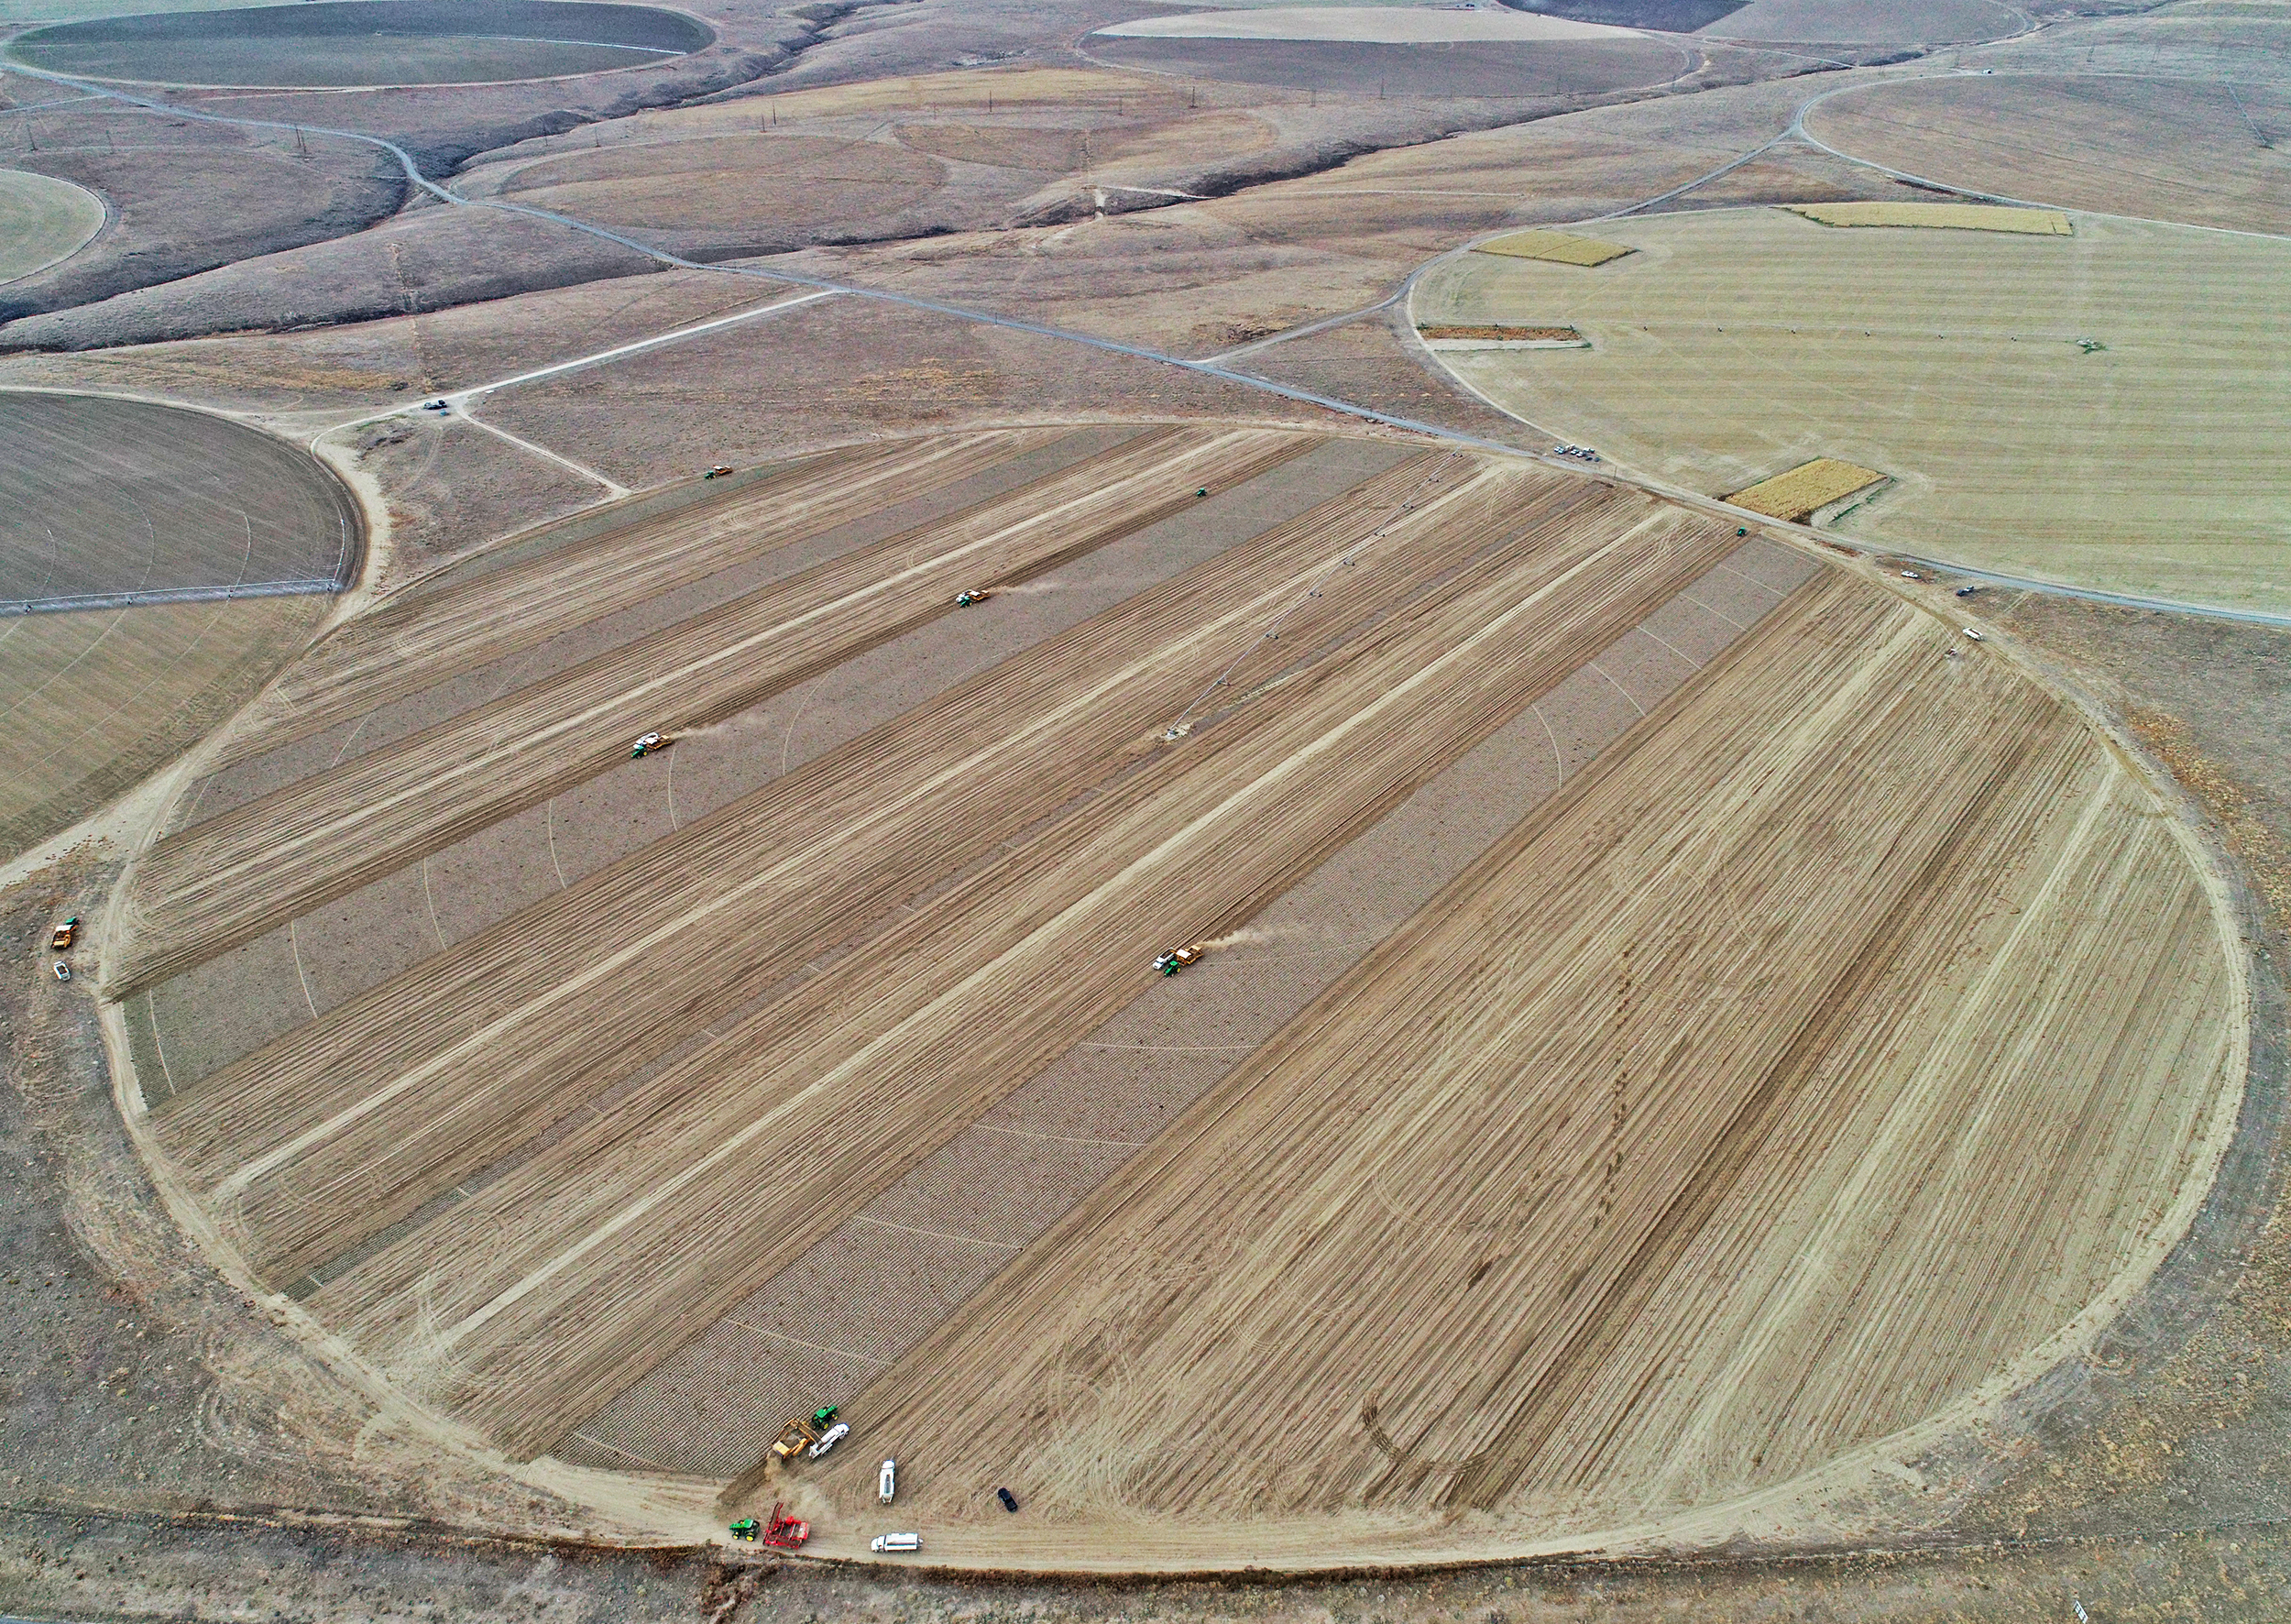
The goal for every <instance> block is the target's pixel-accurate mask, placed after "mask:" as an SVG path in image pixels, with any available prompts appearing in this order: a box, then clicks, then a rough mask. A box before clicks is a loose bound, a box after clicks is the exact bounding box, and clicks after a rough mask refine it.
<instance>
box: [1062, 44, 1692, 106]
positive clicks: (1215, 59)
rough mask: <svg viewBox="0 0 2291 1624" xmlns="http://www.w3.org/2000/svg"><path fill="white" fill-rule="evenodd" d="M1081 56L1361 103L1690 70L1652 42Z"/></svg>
mask: <svg viewBox="0 0 2291 1624" xmlns="http://www.w3.org/2000/svg"><path fill="white" fill-rule="evenodd" d="M1088 48H1089V51H1090V54H1091V56H1093V57H1095V58H1097V59H1098V60H1101V61H1103V62H1107V63H1110V64H1112V65H1113V66H1116V67H1123V68H1135V69H1138V70H1139V71H1144V72H1148V73H1169V74H1176V75H1178V76H1180V77H1183V78H1189V79H1222V80H1230V81H1233V82H1239V83H1242V84H1266V85H1281V86H1285V87H1287V88H1289V89H1293V90H1313V91H1326V92H1329V93H1343V94H1348V95H1365V96H1376V95H1385V96H1441V97H1455V96H1489V97H1500V98H1506V99H1509V98H1516V97H1521V96H1575V95H1603V94H1606V93H1609V92H1613V91H1618V90H1628V89H1630V88H1632V87H1633V86H1636V85H1642V84H1661V82H1663V81H1665V80H1667V79H1672V78H1675V77H1676V76H1678V75H1679V74H1681V73H1684V72H1686V71H1688V70H1689V69H1690V68H1692V67H1693V66H1694V63H1693V60H1691V58H1690V57H1689V56H1688V54H1687V53H1686V52H1685V51H1684V50H1683V49H1680V48H1678V47H1677V46H1674V45H1672V44H1671V43H1669V42H1668V41H1666V40H1659V39H1646V40H1632V41H1628V42H1623V43H1617V44H1608V43H1606V42H1605V41H1597V42H1594V41H1588V40H1585V41H1574V40H1538V41H1536V42H1534V43H1532V44H1511V43H1509V42H1502V43H1497V42H1492V41H1491V42H1482V41H1471V42H1465V43H1456V44H1447V45H1379V44H1370V43H1365V42H1363V41H1358V40H1344V41H1341V42H1340V41H1334V40H1317V39H1156V38H1107V37H1104V36H1093V37H1092V38H1091V39H1090V40H1089V41H1088Z"/></svg>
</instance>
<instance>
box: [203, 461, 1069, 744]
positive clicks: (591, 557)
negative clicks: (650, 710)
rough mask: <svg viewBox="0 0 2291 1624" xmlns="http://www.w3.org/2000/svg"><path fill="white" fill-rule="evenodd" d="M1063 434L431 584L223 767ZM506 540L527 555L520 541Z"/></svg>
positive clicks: (292, 686)
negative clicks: (520, 546)
mask: <svg viewBox="0 0 2291 1624" xmlns="http://www.w3.org/2000/svg"><path fill="white" fill-rule="evenodd" d="M1057 437H1058V435H1057V432H1056V431H1053V430H1047V429H1044V430H1032V431H1027V430H1019V431H1015V432H1004V433H979V434H944V435H933V436H931V437H930V438H929V439H926V440H923V441H920V442H915V443H907V442H894V443H893V444H887V445H861V446H853V447H849V448H846V449H843V450H840V451H836V452H829V453H827V454H825V455H820V456H814V457H806V458H805V459H804V460H803V461H802V462H801V463H799V464H797V465H796V466H794V467H792V468H788V469H785V470H783V471H781V472H779V473H777V474H774V475H773V476H770V477H766V478H762V479H759V480H756V481H754V482H752V483H749V484H744V485H741V486H739V487H738V488H733V489H728V490H726V491H725V493H724V494H723V496H722V497H720V498H717V497H714V496H713V495H712V493H711V495H707V496H702V497H699V498H697V499H691V500H687V501H685V502H683V503H680V504H678V505H676V506H674V507H672V508H670V509H669V510H667V511H666V512H663V513H660V514H657V515H655V516H652V517H648V518H641V519H637V520H636V521H634V522H631V523H627V524H617V525H614V526H612V527H611V528H609V529H607V530H604V531H602V532H600V533H597V534H596V535H595V536H593V537H592V538H591V539H589V540H587V541H586V542H582V543H575V544H573V545H567V546H563V547H558V548H555V549H554V550H552V551H549V552H546V553H543V554H540V555H539V556H535V557H528V558H525V559H522V560H521V561H520V562H518V563H516V564H513V565H508V566H507V567H505V568H501V569H498V570H494V571H491V572H489V573H487V574H483V575H477V576H473V577H472V578H469V579H466V580H462V579H456V578H455V577H454V576H447V577H446V579H445V580H444V582H443V583H442V584H440V585H438V586H435V587H428V586H423V585H420V584H417V585H416V586H415V587H411V588H409V589H408V590H406V591H405V592H403V593H400V594H399V595H397V596H394V597H393V598H390V599H389V601H388V602H386V603H384V604H382V605H380V606H379V607H378V608H377V609H373V610H372V611H371V612H369V613H367V614H364V615H361V616H359V617H358V618H357V619H356V620H352V621H350V622H349V623H348V624H347V625H345V626H344V627H342V628H341V629H340V630H339V631H336V632H334V635H332V636H331V637H329V638H327V639H326V640H325V641H324V642H322V643H320V644H319V645H318V646H317V647H316V648H314V649H312V651H311V652H310V653H309V654H308V655H307V656H305V657H304V658H303V659H302V660H301V661H300V662H298V663H297V664H295V665H294V666H293V668H292V669H290V671H288V672H287V674H286V675H284V676H283V677H282V678H281V679H280V681H279V683H278V684H277V685H275V686H273V688H272V689H271V691H270V692H269V694H266V695H265V696H264V697H263V700H262V707H261V720H262V724H263V725H261V726H259V727H256V728H250V729H247V730H244V731H242V732H241V733H240V734H239V735H238V737H237V740H236V742H235V744H234V745H232V746H229V747H226V748H225V752H224V757H223V759H225V760H230V759H235V758H236V757H243V756H246V755H248V754H251V753H253V752H256V751H260V750H269V749H273V748H275V747H276V746H278V745H280V744H284V743H287V742H288V741H291V740H295V739H300V738H303V737H305V736H307V735H309V734H312V733H316V732H320V731H323V730H325V729H327V728H330V727H333V726H334V724H335V723H337V722H342V721H347V720H348V719H351V718H352V717H355V716H359V715H363V714H364V713H366V712H367V711H370V710H372V709H374V708H377V707H378V706H381V705H385V704H388V703H389V701H390V700H392V699H397V698H401V697H404V696H406V695H408V694H413V693H419V692H420V691H422V689H423V688H426V687H431V686H434V685H436V684H438V683H440V682H443V681H444V680H445V678H447V677H449V676H453V675H457V674H459V673H461V672H464V671H469V670H474V669H475V668H476V667H477V666H479V665H483V664H488V663H489V662H491V661H494V660H498V659H500V658H501V657H502V656H503V655H505V654H510V653H517V652H518V651H520V650H523V649H529V648H533V647H536V646H538V645H539V644H541V643H543V642H547V641H548V640H549V639H550V638H552V637H554V636H556V635H557V634H558V633H559V632H562V631H567V630H570V629H571V628H573V627H575V626H579V625H583V624H586V622H588V621H590V620H597V619H599V618H600V617H602V616H605V615H608V614H610V613H612V612H613V611H614V610H616V609H626V608H628V607H629V606H630V605H631V604H637V603H641V602H643V601H644V600H646V599H647V598H655V597H658V596H659V595H660V594H661V593H663V592H665V591H668V590H669V589H670V588H671V587H680V586H682V585H684V584H685V582H687V581H696V580H698V579H699V578H700V577H702V576H707V575H712V574H714V573H715V572H716V571H718V570H720V569H723V568H725V567H726V566H728V565H732V564H735V563H737V562H739V561H740V560H741V559H743V558H751V557H753V556H755V555H756V554H760V553H765V552H769V551H772V550H773V549H774V548H779V547H787V546H793V545H794V544H795V543H797V542H801V541H804V540H806V538H808V537H811V536H815V535H818V534H820V533H822V532H826V531H828V530H832V529H834V528H835V527H836V526H837V525H839V524H843V523H847V522H849V521H850V520H852V519H854V518H856V517H858V516H860V514H863V513H868V512H871V511H873V510H876V509H878V508H882V507H886V506H888V505H889V504H890V503H891V502H893V501H894V500H897V499H904V498H908V497H912V496H915V495H919V494H921V493H922V492H925V491H928V490H936V489H938V488H942V487H944V486H948V485H951V484H953V483H955V482H956V481H957V480H959V479H962V478H966V477H969V476H970V475H972V474H975V473H977V472H979V471H980V470H981V468H985V467H988V466H992V465H993V464H994V463H997V462H1000V461H1003V459H1005V458H1007V457H1012V456H1016V455H1021V454H1023V453H1024V452H1026V451H1028V450H1031V449H1033V448H1034V447H1036V446H1038V445H1042V444H1047V443H1048V442H1049V441H1051V440H1054V439H1056V438H1057ZM599 517H600V516H599V515H595V514H587V513H584V514H581V515H579V516H578V518H577V519H576V520H575V521H569V522H572V523H578V524H581V525H582V526H583V527H584V528H588V527H593V526H594V525H596V523H597V520H598V518H599ZM501 545H502V546H503V547H505V548H508V547H515V546H517V545H518V540H517V539H516V538H511V539H510V541H508V542H505V543H501Z"/></svg>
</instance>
